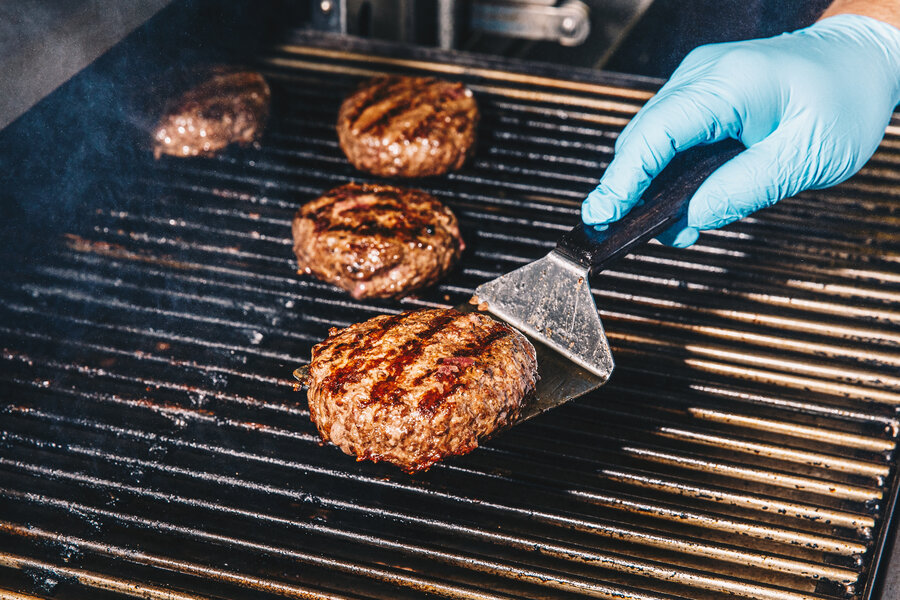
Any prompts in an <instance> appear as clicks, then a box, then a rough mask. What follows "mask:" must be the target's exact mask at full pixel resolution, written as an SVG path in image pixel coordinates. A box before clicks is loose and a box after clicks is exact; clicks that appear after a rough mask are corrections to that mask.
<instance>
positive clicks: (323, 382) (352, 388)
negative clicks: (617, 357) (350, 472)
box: [308, 309, 537, 473]
mask: <svg viewBox="0 0 900 600" xmlns="http://www.w3.org/2000/svg"><path fill="white" fill-rule="evenodd" d="M536 382H537V362H536V359H535V352H534V347H533V346H532V345H531V343H530V342H529V341H528V340H527V339H526V338H525V336H523V335H522V334H521V333H519V332H518V331H516V330H515V329H513V328H512V327H509V326H508V325H506V324H504V323H501V322H499V321H495V320H494V319H492V318H490V317H488V316H487V315H485V314H483V313H477V312H473V313H465V314H463V313H460V312H458V311H456V310H452V309H427V310H419V311H415V312H407V313H403V314H400V315H382V316H378V317H375V318H373V319H369V320H368V321H365V322H363V323H357V324H355V325H351V326H350V327H347V328H346V329H340V330H338V329H332V330H331V331H330V332H329V334H328V338H327V339H326V340H325V341H324V342H322V343H320V344H318V345H316V346H315V347H314V348H313V350H312V361H311V362H310V365H309V380H308V384H309V392H308V397H309V412H310V417H311V418H312V420H313V422H314V423H315V424H316V427H317V428H318V430H319V434H320V435H321V436H322V439H323V440H326V441H331V442H332V443H333V444H335V445H337V446H338V447H340V449H341V450H343V451H344V452H346V453H347V454H355V455H356V456H357V459H358V460H373V461H376V462H377V461H382V460H383V461H387V462H391V463H393V464H395V465H397V466H399V467H400V468H402V469H403V470H405V471H407V472H410V473H412V472H415V471H420V470H423V469H427V468H428V467H430V466H431V465H432V464H434V463H435V462H437V461H439V460H441V459H443V458H444V457H446V456H452V455H455V454H465V453H467V452H471V451H472V450H474V449H475V448H476V447H477V446H478V439H479V438H481V437H484V436H486V435H488V434H490V433H491V432H493V431H495V430H496V429H497V428H499V427H501V426H503V425H504V424H506V423H507V422H508V421H510V420H511V419H512V418H514V417H515V416H516V415H517V414H518V411H519V407H520V405H521V403H522V400H523V399H524V398H525V397H526V395H527V394H528V393H530V392H531V391H532V390H534V386H535V383H536Z"/></svg>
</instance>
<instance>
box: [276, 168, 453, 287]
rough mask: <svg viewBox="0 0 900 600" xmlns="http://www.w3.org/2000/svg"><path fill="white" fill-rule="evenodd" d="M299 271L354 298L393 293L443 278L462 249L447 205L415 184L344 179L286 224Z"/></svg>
mask: <svg viewBox="0 0 900 600" xmlns="http://www.w3.org/2000/svg"><path fill="white" fill-rule="evenodd" d="M292 231H293V235H294V253H295V254H296V255H297V263H298V265H299V267H300V270H301V271H303V272H304V273H307V274H310V273H311V274H313V275H315V276H316V277H318V278H319V279H321V280H323V281H327V282H329V283H332V284H334V285H336V286H338V287H340V288H343V289H345V290H347V291H349V292H350V293H351V294H352V295H353V297H354V298H364V297H382V298H384V297H398V296H403V295H405V294H407V293H409V292H410V291H412V290H416V289H419V288H422V287H425V286H428V285H431V284H433V283H435V282H436V281H438V280H439V279H440V278H441V277H443V276H444V275H445V274H446V273H447V271H449V270H450V269H451V268H452V267H453V265H454V264H455V263H456V261H457V260H458V259H459V256H460V253H461V252H462V249H463V247H464V244H463V241H462V237H461V236H460V233H459V224H458V223H457V221H456V217H455V216H454V215H453V213H452V212H450V209H449V208H447V207H446V206H444V205H443V204H441V203H440V202H438V201H437V200H436V199H435V198H434V197H433V196H430V195H429V194H426V193H425V192H421V191H419V190H410V189H403V188H398V187H393V186H389V185H367V184H357V183H348V184H346V185H342V186H341V187H338V188H335V189H333V190H331V191H329V192H327V193H326V194H325V195H324V196H322V197H320V198H317V199H316V200H313V201H312V202H310V203H308V204H306V205H304V206H303V207H302V208H301V209H300V210H299V211H298V212H297V215H296V216H295V217H294V222H293V226H292Z"/></svg>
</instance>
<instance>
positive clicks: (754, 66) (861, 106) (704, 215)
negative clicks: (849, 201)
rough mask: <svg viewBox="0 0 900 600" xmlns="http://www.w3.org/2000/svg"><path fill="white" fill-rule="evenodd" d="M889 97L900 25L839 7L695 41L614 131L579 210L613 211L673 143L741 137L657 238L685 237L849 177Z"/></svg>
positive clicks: (646, 180)
mask: <svg viewBox="0 0 900 600" xmlns="http://www.w3.org/2000/svg"><path fill="white" fill-rule="evenodd" d="M898 102H900V29H897V28H895V27H892V26H891V25H888V24H886V23H883V22H881V21H877V20H875V19H872V18H869V17H863V16H857V15H839V16H835V17H830V18H827V19H824V20H822V21H820V22H818V23H816V24H815V25H813V26H811V27H807V28H806V29H801V30H799V31H795V32H793V33H786V34H783V35H780V36H777V37H773V38H767V39H759V40H749V41H744V42H730V43H725V44H711V45H708V46H701V47H699V48H697V49H695V50H694V51H693V52H691V53H690V54H689V55H688V56H687V57H686V58H685V59H684V61H683V62H682V63H681V65H680V66H679V67H678V69H677V70H676V71H675V73H674V74H673V75H672V78H671V79H669V81H668V82H667V83H666V84H665V85H664V86H663V87H662V89H660V90H659V93H657V94H656V95H655V96H654V97H653V98H652V99H651V100H650V101H649V102H648V103H647V105H646V106H644V108H642V109H641V110H640V112H638V114H637V115H636V116H635V117H634V119H633V120H632V121H631V122H630V123H629V124H628V126H627V127H626V128H625V130H624V131H623V132H622V134H621V135H620V136H619V139H618V140H617V141H616V154H615V157H614V159H613V161H612V162H611V163H610V165H609V167H608V168H607V169H606V172H605V173H604V174H603V178H602V179H601V180H600V185H598V186H597V188H596V189H595V190H594V191H593V192H591V193H590V195H588V197H587V199H586V200H585V201H584V204H583V205H582V209H581V215H582V218H583V219H584V222H585V223H586V224H588V225H603V224H606V223H609V222H612V221H615V220H617V219H619V218H621V217H622V215H624V214H625V213H627V212H628V211H629V210H630V209H631V207H632V206H634V205H635V204H636V203H637V201H638V200H639V198H640V196H641V194H643V193H644V191H645V190H646V189H647V186H648V185H649V184H650V181H651V180H652V179H653V177H655V176H656V175H657V174H659V172H660V171H661V170H662V169H663V167H665V166H666V165H667V164H668V163H669V161H670V160H671V159H672V156H674V155H675V153H676V152H679V151H681V150H684V149H686V148H690V147H691V146H694V145H696V144H703V143H712V142H715V141H719V140H722V139H725V138H727V137H732V138H736V139H739V140H741V142H743V143H744V145H745V146H747V148H748V149H747V150H746V151H744V152H742V153H741V154H739V155H738V156H736V157H735V158H733V159H732V160H730V161H729V162H727V163H726V164H724V165H723V166H722V167H720V168H719V169H718V170H717V171H716V172H715V173H713V174H712V175H711V176H710V177H709V178H708V179H707V180H706V181H705V182H703V184H702V185H701V186H700V188H699V189H698V190H697V192H696V194H694V197H693V198H692V199H691V201H690V204H689V206H688V211H687V217H686V218H684V219H682V221H680V222H679V223H677V224H676V225H675V226H673V227H672V228H671V229H669V230H668V231H667V232H665V233H664V234H662V235H660V236H659V239H660V241H662V242H664V243H667V244H670V245H674V246H679V247H685V246H690V245H691V244H693V243H694V242H695V241H697V236H698V235H699V233H698V230H700V229H715V228H718V227H722V226H723V225H726V224H728V223H731V222H732V221H736V220H738V219H740V218H742V217H745V216H747V215H749V214H750V213H752V212H754V211H757V210H759V209H760V208H764V207H766V206H771V205H772V204H775V203H776V202H778V201H779V200H781V199H782V198H786V197H788V196H793V195H794V194H797V193H799V192H801V191H803V190H806V189H819V188H824V187H828V186H831V185H835V184H837V183H840V182H841V181H844V180H845V179H847V178H848V177H850V176H851V175H853V174H854V173H855V172H856V171H858V170H859V169H860V168H861V167H862V166H863V164H865V162H866V161H867V160H868V159H869V157H871V156H872V154H873V153H874V152H875V149H876V147H877V146H878V144H879V142H880V141H881V138H882V137H883V136H884V131H885V127H886V126H887V124H888V122H889V120H890V117H891V112H892V111H893V109H894V107H895V106H896V105H897V103H898Z"/></svg>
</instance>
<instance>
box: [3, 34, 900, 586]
mask: <svg viewBox="0 0 900 600" xmlns="http://www.w3.org/2000/svg"><path fill="white" fill-rule="evenodd" d="M423 56H424V57H425V58H424V60H413V59H404V58H396V57H390V56H388V55H387V54H385V55H367V54H366V53H355V52H353V51H352V49H351V50H345V49H338V46H337V45H335V44H333V43H331V42H328V41H327V40H316V39H305V40H300V41H299V42H298V43H297V45H291V46H283V47H280V48H277V49H275V50H274V51H272V52H271V53H270V54H269V55H266V56H264V57H263V58H261V59H260V66H261V68H262V70H263V71H264V73H265V74H266V76H267V77H268V78H269V80H270V83H271V84H272V87H273V92H274V96H275V97H276V98H277V99H278V102H277V104H276V106H275V111H274V116H273V120H272V123H271V125H270V127H269V130H268V132H267V134H266V136H265V139H264V140H263V143H262V145H261V147H260V148H258V149H246V150H240V149H235V150H232V151H229V152H228V153H226V154H225V155H223V156H221V157H218V158H214V159H194V160H186V161H179V160H175V159H169V158H165V157H164V158H163V160H161V161H159V162H158V163H156V164H154V165H152V167H151V168H150V174H149V175H148V176H147V177H146V180H145V181H144V182H143V184H142V186H141V187H140V189H139V190H137V191H135V192H133V193H134V194H135V195H136V197H135V198H129V199H127V200H128V202H125V201H124V200H125V199H123V203H122V204H123V206H124V205H127V206H128V207H129V208H128V210H124V209H123V210H107V209H99V210H98V214H97V218H96V220H95V225H94V227H93V228H89V229H87V230H85V231H73V232H71V233H69V234H67V235H66V236H64V237H63V238H62V239H61V240H59V242H58V243H55V242H53V243H51V245H50V248H49V249H48V251H47V253H46V255H45V256H42V257H41V258H40V259H39V260H37V261H35V262H32V263H31V264H29V265H19V266H17V267H16V268H15V269H13V270H12V271H11V273H10V274H9V275H8V278H7V282H6V285H5V286H4V287H3V289H2V290H0V297H2V306H0V315H2V316H0V332H2V333H0V346H2V348H3V353H2V369H0V390H2V391H0V393H2V397H3V398H4V399H5V401H4V406H3V408H2V413H0V414H2V417H0V431H2V433H0V582H2V583H0V588H5V589H7V590H9V592H6V591H3V590H2V589H0V597H11V598H18V597H19V596H17V595H15V594H14V593H13V592H18V593H21V594H25V596H24V597H28V598H32V597H50V596H53V597H60V598H62V597H65V598H69V597H72V598H75V597H91V598H102V597H107V596H109V597H113V596H119V595H126V596H136V597H144V598H153V599H160V600H161V599H188V598H190V599H195V598H225V597H227V598H269V597H290V598H323V597H325V598H362V597H367V598H401V599H402V598H412V597H422V596H428V597H432V596H433V597H448V598H484V599H495V598H498V599H499V598H512V597H540V598H554V599H555V598H559V599H564V598H574V597H593V598H631V599H659V600H662V599H667V600H672V599H711V598H721V597H723V596H726V595H729V596H737V597H745V598H759V599H772V600H775V599H778V600H801V599H802V600H810V599H828V598H865V597H868V596H869V594H870V593H871V589H872V584H873V581H874V571H875V566H876V564H877V559H878V557H879V554H880V552H881V549H882V543H883V540H884V536H885V534H886V529H887V527H886V517H887V516H888V515H890V513H891V511H892V507H893V503H894V499H895V496H896V477H895V476H894V469H893V464H894V462H893V456H894V451H895V445H896V441H897V434H898V419H897V413H896V408H897V406H900V391H898V390H900V375H898V374H900V369H898V366H900V352H898V347H900V311H898V310H897V308H896V307H897V306H898V300H900V216H898V213H897V196H898V195H900V171H898V170H897V165H898V164H900V129H898V128H897V127H892V128H891V129H890V130H889V133H888V136H887V138H886V140H885V142H884V144H883V146H882V148H881V149H880V151H879V153H878V154H877V155H876V157H875V158H874V159H873V160H872V162H871V163H870V164H869V165H868V166H867V167H866V168H865V169H864V170H863V171H862V172H861V173H860V174H859V175H857V176H856V177H855V178H853V179H852V180H851V181H849V182H847V183H845V184H844V185H842V186H840V187H839V188H836V189H833V190H830V191H824V192H815V193H808V194H804V195H802V196H801V197H799V198H796V199H791V200H786V201H784V202H782V203H781V204H779V205H778V206H777V207H775V208H774V209H771V210H767V211H765V212H764V213H761V214H759V215H757V216H754V217H753V218H749V219H745V220H744V221H742V222H740V223H737V224H734V225H733V226H730V227H728V228H727V229H725V230H722V231H716V232H709V233H707V234H704V236H703V237H702V238H701V240H700V242H699V243H698V244H697V245H695V246H694V247H692V248H691V249H688V250H673V249H669V248H665V247H662V246H659V245H650V246H647V247H645V248H644V249H642V250H641V251H640V252H639V253H637V254H635V255H632V256H630V257H628V258H627V259H625V260H623V261H622V262H621V263H620V264H619V265H618V266H617V267H615V268H614V269H611V270H608V271H606V272H604V273H602V274H601V275H600V276H598V277H596V278H595V280H594V281H593V282H592V283H593V284H594V286H595V289H594V292H595V296H596V300H597V304H598V306H599V307H600V309H601V313H602V318H603V321H604V324H605V325H606V327H607V333H608V336H609V338H610V342H611V343H612V345H613V347H614V352H615V355H616V358H617V371H616V374H615V376H614V377H613V379H612V381H611V382H610V383H609V384H608V385H607V386H605V387H604V388H602V389H601V390H600V391H599V392H598V393H595V394H593V395H591V396H589V397H587V398H584V399H582V400H580V401H576V402H573V403H570V404H569V405H566V406H564V407H561V408H559V409H557V410H555V411H553V412H552V413H550V414H547V415H544V416H542V417H541V418H539V419H535V420H534V421H531V422H528V423H526V424H523V425H521V426H519V427H517V428H515V429H513V430H511V431H509V432H507V433H504V434H503V435H502V436H500V437H498V438H497V439H495V440H492V441H490V442H489V443H487V444H485V446H483V447H482V448H480V449H479V450H477V451H476V452H474V453H472V454H470V455H468V456H465V457H460V458H456V459H453V460H449V461H447V462H446V463H443V464H439V465H437V466H435V467H434V468H432V470H431V471H429V472H428V473H426V474H422V475H418V476H413V477H410V476H406V475H403V474H402V473H400V472H399V471H398V470H396V469H394V468H391V467H386V466H380V465H373V464H367V463H354V462H353V461H352V460H351V459H350V458H349V457H347V456H345V455H343V454H341V453H340V452H339V451H337V450H336V449H334V448H332V447H321V446H319V444H318V441H317V440H318V438H317V436H316V434H315V430H314V427H313V426H312V424H311V423H310V422H309V414H308V411H307V409H306V402H305V397H304V395H303V393H302V392H298V391H297V390H296V389H295V388H294V386H293V385H292V383H291V380H290V372H291V370H292V369H293V368H294V367H296V366H298V365H299V364H302V363H303V362H305V361H306V360H307V358H308V356H309V352H310V349H311V347H312V345H313V344H315V343H316V342H317V341H319V340H321V339H322V338H324V336H325V335H326V333H327V330H328V328H329V327H333V326H346V325H348V324H350V323H353V322H357V321H360V320H363V319H366V318H368V317H371V316H373V315H375V314H378V313H383V312H396V311H399V310H405V309H410V308H415V307H419V306H437V305H453V304H457V303H459V302H460V301H462V300H464V299H465V298H467V297H468V295H469V294H471V292H472V290H473V288H474V287H475V286H476V285H478V284H479V283H480V282H482V281H484V280H486V279H488V278H492V277H495V276H497V275H500V274H502V273H504V272H507V271H509V270H511V269H513V268H514V267H516V266H518V265H520V264H523V263H525V262H526V261H529V260H532V259H534V258H537V257H539V256H541V255H543V254H544V253H546V252H547V251H548V249H549V248H551V247H552V245H553V243H554V240H555V238H556V237H557V236H558V235H559V234H560V233H561V232H562V231H564V230H566V229H567V228H568V227H569V226H570V225H571V224H572V223H573V222H575V220H576V219H577V215H578V204H579V202H580V200H581V198H583V197H584V195H585V193H586V192H587V191H589V190H590V188H591V186H592V184H593V182H594V180H595V178H596V177H597V175H598V173H599V172H601V170H602V168H603V167H604V166H605V164H606V161H608V160H609V157H610V155H611V152H612V145H613V143H614V141H615V136H616V133H617V131H618V130H619V129H620V128H621V127H622V126H623V125H624V124H625V123H626V122H627V120H628V118H629V117H630V115H632V114H633V113H634V112H635V111H636V110H637V108H638V107H639V106H640V104H641V103H642V102H643V101H645V100H646V99H647V98H648V97H649V95H650V92H649V91H648V90H649V89H650V86H649V84H648V83H647V82H645V81H642V80H638V79H629V78H624V77H623V78H619V77H615V78H614V77H612V76H601V75H593V74H591V75H586V74H583V73H573V74H572V78H571V79H552V78H543V77H539V76H537V75H534V72H535V69H536V67H531V68H530V69H529V72H530V73H531V74H526V73H519V72H516V71H515V70H514V67H515V65H512V63H510V65H509V66H508V67H507V68H505V69H493V68H487V67H477V66H473V65H471V64H468V65H466V64H464V60H463V59H459V58H456V59H454V58H453V57H448V56H447V55H435V54H429V53H427V52H426V53H424V54H423ZM452 60H457V62H455V63H454V62H452ZM447 61H451V62H447ZM460 61H462V62H460ZM382 72H412V73H429V74H435V73H436V74H438V75H443V76H447V77H452V78H455V79H460V80H463V81H465V82H466V83H467V84H468V85H470V86H471V87H472V88H473V89H474V90H475V92H476V94H477V98H478V101H479V103H480V105H481V108H482V112H483V122H482V128H481V133H480V146H479V151H478V153H477V156H476V157H475V159H474V160H473V161H472V163H471V164H470V165H469V166H467V167H466V168H465V169H464V170H463V171H461V172H459V173H455V174H451V175H449V176H447V177H444V178H437V179H427V180H422V181H421V182H417V183H416V184H415V185H418V187H421V188H422V189H425V190H426V191H428V192H431V193H434V194H435V195H437V196H438V197H439V198H441V199H442V200H444V201H445V202H447V204H449V205H450V206H451V207H452V208H453V209H454V211H455V212H456V214H457V215H458V216H459V217H460V221H461V225H462V229H463V233H464V236H465V238H466V242H467V248H468V249H467V251H466V254H465V256H464V260H463V264H462V266H461V267H460V268H459V269H458V270H457V271H456V272H455V273H454V274H453V275H452V276H451V277H450V278H449V279H448V280H447V281H445V282H444V283H442V284H440V285H439V286H437V287H436V288H435V289H432V290H429V291H428V292H426V293H423V294H422V295H421V296H419V297H416V298H409V299H406V300H404V301H402V302H395V301H387V300H375V301H365V302H361V301H355V300H352V299H350V298H348V297H347V296H346V295H344V294H343V293H341V292H339V291H337V290H335V289H333V288H331V287H330V286H327V285H324V284H321V283H319V282H317V281H314V280H312V279H310V278H308V277H301V276H298V275H296V274H295V273H294V263H293V257H292V255H291V250H290V243H291V242H290V230H289V225H290V220H291V218H292V216H293V213H294V211H295V210H296V208H297V207H298V206H299V205H300V204H302V203H303V202H304V201H307V200H309V199H311V198H312V197H314V196H316V195H318V194H319V193H321V192H323V191H325V190H327V189H329V188H331V187H333V186H336V185H339V184H341V183H344V182H346V181H348V180H358V181H367V180H369V179H368V178H367V177H365V176H364V175H363V174H360V173H358V172H356V171H354V170H353V169H352V167H350V166H349V164H348V163H347V162H346V160H345V159H344V158H343V156H342V154H341V151H340V149H339V147H338V145H337V141H336V137H335V135H334V131H333V123H334V121H335V117H336V112H337V107H338V105H339V103H340V100H341V99H342V97H343V96H344V95H345V94H346V93H347V92H348V91H349V90H350V89H351V88H352V86H354V85H355V84H356V83H357V82H358V81H359V78H360V77H361V76H368V75H371V74H376V73H382ZM135 200H137V202H135Z"/></svg>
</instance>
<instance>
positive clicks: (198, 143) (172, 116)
mask: <svg viewBox="0 0 900 600" xmlns="http://www.w3.org/2000/svg"><path fill="white" fill-rule="evenodd" d="M194 79H196V80H199V83H197V84H196V85H195V86H194V87H191V88H190V89H189V90H187V91H186V92H184V93H183V94H181V95H180V96H178V97H177V98H175V99H174V100H172V101H171V102H170V103H169V105H168V106H167V107H166V110H165V111H164V114H163V115H162V117H160V119H159V121H158V123H157V124H156V126H155V127H154V129H153V156H155V157H156V158H159V157H160V156H162V155H163V154H170V155H172V156H212V155H214V154H215V153H216V152H218V151H219V150H221V149H223V148H225V147H226V146H228V145H229V144H232V143H238V144H240V145H242V146H246V145H247V144H250V143H252V142H254V141H256V140H257V139H258V138H259V136H260V135H262V131H263V129H264V128H265V125H266V120H267V119H268V117H269V102H270V98H271V93H270V91H269V86H268V85H267V84H266V80H265V79H263V77H262V75H260V74H259V73H256V72H255V71H241V70H235V69H230V68H228V67H213V68H211V69H208V70H203V71H202V72H199V74H196V75H194Z"/></svg>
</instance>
